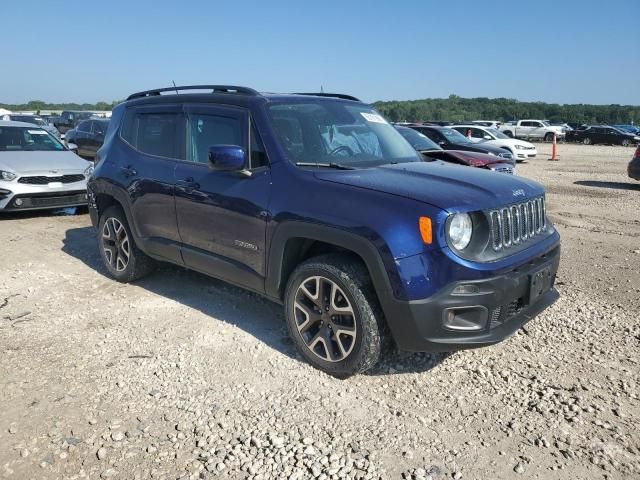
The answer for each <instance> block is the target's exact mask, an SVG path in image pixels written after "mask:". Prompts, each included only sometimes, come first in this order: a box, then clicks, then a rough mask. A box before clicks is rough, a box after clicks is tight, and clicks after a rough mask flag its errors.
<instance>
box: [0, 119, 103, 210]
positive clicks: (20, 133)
mask: <svg viewBox="0 0 640 480" xmlns="http://www.w3.org/2000/svg"><path fill="white" fill-rule="evenodd" d="M92 171H93V165H92V164H90V163H89V162H87V161H86V160H83V159H82V158H80V157H79V156H77V155H76V154H75V153H73V151H71V150H69V149H68V148H67V147H65V146H64V145H63V144H62V143H61V142H60V140H58V139H57V138H56V137H54V136H53V135H51V134H50V133H48V132H47V131H45V130H43V129H42V128H39V127H36V126H34V125H32V124H28V123H23V122H7V121H0V212H6V211H19V210H37V209H46V208H59V207H74V206H82V205H86V204H87V178H89V176H90V175H91V172H92Z"/></svg>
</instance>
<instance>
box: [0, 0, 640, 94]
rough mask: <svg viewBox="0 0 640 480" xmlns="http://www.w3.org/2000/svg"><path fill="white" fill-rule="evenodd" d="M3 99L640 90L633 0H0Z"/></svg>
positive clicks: (637, 0)
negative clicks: (210, 91)
mask: <svg viewBox="0 0 640 480" xmlns="http://www.w3.org/2000/svg"><path fill="white" fill-rule="evenodd" d="M0 10H1V15H0V38H2V45H3V48H2V52H3V53H2V57H1V61H0V103H22V102H27V101H28V100H44V101H47V102H78V103H82V102H89V103H94V102H97V101H108V102H110V101H113V100H119V99H123V98H125V97H126V96H127V95H129V94H130V93H133V92H135V91H139V90H147V89H150V88H159V87H164V86H170V85H171V82H172V81H175V83H176V84H178V85H190V84H233V85H244V86H250V87H252V88H255V89H256V90H260V91H265V92H296V91H298V92H299V91H319V90H320V87H321V86H322V87H323V88H324V91H325V92H328V91H331V92H340V93H348V94H351V95H355V96H357V97H359V98H361V99H363V100H365V101H368V102H373V101H376V100H408V99H420V98H441V97H448V96H449V95H451V94H455V95H458V96H461V97H491V98H493V97H507V98H516V99H518V100H522V101H545V102H554V103H596V104H613V103H617V104H628V105H638V104H640V23H639V22H638V18H639V14H640V0H607V1H602V0H562V1H558V0H555V1H548V0H526V1H523V0H511V1H494V0H485V1H480V0H474V1H468V0H454V1H450V0H438V1H432V0H415V1H412V0H404V1H403V0H390V1H385V2H383V1H377V0H369V1H360V0H353V1H348V0H320V1H313V2H312V1H304V0H297V1H279V0H268V1H264V0H263V1H255V2H254V1H252V0H235V1H216V0H183V1H177V0H173V1H164V0H129V1H122V0H98V1H91V0H83V1H75V0H57V1H49V0H41V1H35V0H20V1H15V2H2V8H1V9H0Z"/></svg>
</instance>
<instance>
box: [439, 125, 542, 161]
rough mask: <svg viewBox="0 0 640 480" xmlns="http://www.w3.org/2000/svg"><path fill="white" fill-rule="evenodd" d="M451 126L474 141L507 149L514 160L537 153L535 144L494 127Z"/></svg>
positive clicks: (520, 159)
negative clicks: (510, 135) (509, 135)
mask: <svg viewBox="0 0 640 480" xmlns="http://www.w3.org/2000/svg"><path fill="white" fill-rule="evenodd" d="M451 128H453V129H454V130H457V131H458V132H460V133H461V134H462V135H464V136H465V137H468V138H469V139H470V140H471V141H472V142H474V143H485V144H487V145H493V146H495V147H500V148H504V149H507V150H509V151H510V152H511V154H512V155H513V158H514V160H515V161H516V162H523V161H524V160H527V159H529V158H535V157H536V155H538V151H537V149H536V147H535V145H533V144H531V143H529V142H525V141H524V140H518V139H517V138H511V137H508V136H507V135H505V134H504V133H502V132H501V131H499V130H496V129H495V128H489V127H482V126H479V125H453V126H452V127H451Z"/></svg>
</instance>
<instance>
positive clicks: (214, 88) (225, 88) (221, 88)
mask: <svg viewBox="0 0 640 480" xmlns="http://www.w3.org/2000/svg"><path fill="white" fill-rule="evenodd" d="M209 89H210V90H211V93H239V94H243V95H251V96H256V95H260V93H258V92H257V91H256V90H254V89H253V88H249V87H238V86H236V85H183V86H174V87H166V88H156V89H153V90H145V91H143V92H137V93H132V94H131V95H129V96H128V97H127V100H133V99H134V98H144V97H153V96H156V95H160V93H162V92H176V93H178V91H180V90H209Z"/></svg>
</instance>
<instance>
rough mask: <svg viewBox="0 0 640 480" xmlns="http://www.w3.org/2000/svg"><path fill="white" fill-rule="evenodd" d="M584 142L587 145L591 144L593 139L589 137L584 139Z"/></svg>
mask: <svg viewBox="0 0 640 480" xmlns="http://www.w3.org/2000/svg"><path fill="white" fill-rule="evenodd" d="M582 143H584V144H585V145H591V139H590V138H589V137H587V138H585V139H584V140H583V141H582Z"/></svg>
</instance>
